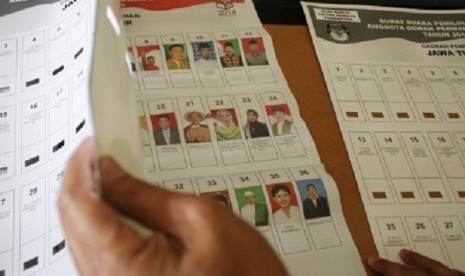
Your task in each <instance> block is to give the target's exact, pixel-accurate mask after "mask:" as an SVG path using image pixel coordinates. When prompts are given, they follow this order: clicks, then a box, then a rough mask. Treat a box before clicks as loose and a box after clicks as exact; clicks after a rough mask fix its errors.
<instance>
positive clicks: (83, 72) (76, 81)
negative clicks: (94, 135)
mask: <svg viewBox="0 0 465 276" xmlns="http://www.w3.org/2000/svg"><path fill="white" fill-rule="evenodd" d="M87 78H88V71H87V68H86V67H85V66H83V67H81V68H78V69H77V70H76V71H75V72H74V73H73V81H72V89H73V91H72V97H71V101H72V104H71V107H72V113H71V114H72V115H71V116H72V121H71V123H72V125H71V131H72V134H73V140H76V139H77V138H78V137H79V136H80V135H81V134H82V133H84V129H85V126H86V125H87V124H88V121H89V120H88V109H89V106H88V102H89V100H88V99H89V94H88V93H87V85H88V82H87Z"/></svg>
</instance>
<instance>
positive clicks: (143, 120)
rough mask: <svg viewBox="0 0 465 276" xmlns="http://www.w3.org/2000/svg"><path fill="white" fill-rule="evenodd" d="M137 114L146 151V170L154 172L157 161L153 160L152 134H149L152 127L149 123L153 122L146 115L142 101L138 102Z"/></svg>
mask: <svg viewBox="0 0 465 276" xmlns="http://www.w3.org/2000/svg"><path fill="white" fill-rule="evenodd" d="M137 114H138V122H139V130H140V136H141V139H142V147H143V152H144V167H145V170H146V171H148V172H153V171H155V163H154V161H153V157H154V156H153V153H152V143H150V137H151V136H150V134H149V132H151V129H152V128H150V127H149V123H148V122H151V120H150V119H148V118H147V117H146V116H145V110H144V103H143V102H141V101H139V102H137Z"/></svg>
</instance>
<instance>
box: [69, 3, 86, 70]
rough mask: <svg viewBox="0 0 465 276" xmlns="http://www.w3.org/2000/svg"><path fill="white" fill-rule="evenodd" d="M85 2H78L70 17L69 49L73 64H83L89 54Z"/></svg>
mask: <svg viewBox="0 0 465 276" xmlns="http://www.w3.org/2000/svg"><path fill="white" fill-rule="evenodd" d="M85 5H86V4H85V2H80V3H79V4H78V6H77V7H76V9H75V11H74V12H73V14H72V15H71V47H72V52H71V53H72V55H73V56H72V58H73V63H77V62H84V61H85V60H86V58H85V56H87V54H88V53H90V49H86V47H87V37H86V34H87V12H86V6H85Z"/></svg>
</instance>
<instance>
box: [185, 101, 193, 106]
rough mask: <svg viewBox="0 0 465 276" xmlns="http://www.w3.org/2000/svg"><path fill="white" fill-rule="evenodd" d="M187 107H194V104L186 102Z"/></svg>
mask: <svg viewBox="0 0 465 276" xmlns="http://www.w3.org/2000/svg"><path fill="white" fill-rule="evenodd" d="M186 106H194V102H193V101H188V102H186Z"/></svg>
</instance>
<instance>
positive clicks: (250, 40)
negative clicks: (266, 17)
mask: <svg viewBox="0 0 465 276" xmlns="http://www.w3.org/2000/svg"><path fill="white" fill-rule="evenodd" d="M237 33H238V35H239V38H240V40H241V43H242V49H243V52H244V59H245V65H247V68H248V69H249V72H250V75H251V76H252V79H253V81H254V82H255V83H257V84H261V83H276V82H277V81H276V77H275V76H274V73H273V70H272V68H271V66H270V65H269V61H268V58H267V55H266V48H267V45H272V44H271V41H270V40H269V39H268V37H265V39H264V38H263V37H262V35H261V34H260V33H259V32H258V31H257V30H255V29H249V30H241V31H238V32H237Z"/></svg>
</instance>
